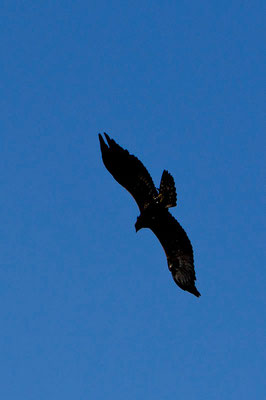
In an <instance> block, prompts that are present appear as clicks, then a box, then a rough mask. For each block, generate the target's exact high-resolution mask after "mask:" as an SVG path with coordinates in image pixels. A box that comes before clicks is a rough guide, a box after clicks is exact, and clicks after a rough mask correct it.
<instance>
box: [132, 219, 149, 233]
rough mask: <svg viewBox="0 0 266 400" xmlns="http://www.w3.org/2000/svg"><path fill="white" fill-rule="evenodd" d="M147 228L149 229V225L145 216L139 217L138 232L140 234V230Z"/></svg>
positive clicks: (136, 226)
mask: <svg viewBox="0 0 266 400" xmlns="http://www.w3.org/2000/svg"><path fill="white" fill-rule="evenodd" d="M146 227H147V224H146V221H145V217H144V216H143V215H139V216H138V218H137V221H136V223H135V229H136V232H138V231H139V230H140V229H142V228H146Z"/></svg>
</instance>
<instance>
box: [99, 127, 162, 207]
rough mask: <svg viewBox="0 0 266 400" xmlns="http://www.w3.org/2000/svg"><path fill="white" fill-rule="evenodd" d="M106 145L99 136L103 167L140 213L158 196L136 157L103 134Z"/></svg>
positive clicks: (145, 170)
mask: <svg viewBox="0 0 266 400" xmlns="http://www.w3.org/2000/svg"><path fill="white" fill-rule="evenodd" d="M104 135H105V138H106V140H107V144H106V143H105V141H104V140H103V137H102V135H101V134H99V139H100V146H101V152H102V159H103V163H104V165H105V167H106V168H107V169H108V171H109V172H110V174H112V175H113V177H114V178H115V180H116V181H117V182H118V183H120V185H122V186H123V187H124V188H125V189H127V190H128V191H129V193H130V194H131V195H132V196H133V197H134V199H135V200H136V202H137V204H138V206H139V209H140V211H143V210H144V209H145V208H147V206H148V205H149V204H150V203H151V202H152V201H154V199H155V198H156V197H157V196H158V192H157V189H156V187H155V186H154V183H153V180H152V178H151V176H150V174H149V172H148V171H147V169H146V168H145V167H144V165H143V164H142V162H141V161H139V160H138V159H137V157H135V156H133V155H131V154H129V152H128V151H127V150H125V149H123V148H122V147H121V146H119V145H118V144H117V143H116V142H115V141H114V140H113V139H110V137H109V136H108V135H107V134H106V133H105V134H104Z"/></svg>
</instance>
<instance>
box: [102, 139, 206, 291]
mask: <svg viewBox="0 0 266 400" xmlns="http://www.w3.org/2000/svg"><path fill="white" fill-rule="evenodd" d="M104 135H105V138H106V142H107V143H106V142H105V141H104V139H103V137H102V135H101V134H99V140H100V147H101V153H102V159H103V163H104V165H105V167H106V168H107V170H108V171H109V172H110V174H111V175H113V177H114V178H115V180H116V181H117V182H118V183H120V185H122V186H123V187H124V188H125V189H127V190H128V191H129V193H130V194H131V195H132V196H133V197H134V199H135V201H136V202H137V205H138V207H139V209H140V215H139V216H138V217H137V221H136V224H135V228H136V232H137V231H139V230H140V229H141V228H150V229H151V230H152V232H153V233H154V234H155V235H156V236H157V238H158V239H159V241H160V243H161V245H162V247H163V249H164V251H165V254H166V257H167V263H168V268H169V270H170V272H171V273H172V276H173V279H174V281H175V283H176V284H177V285H178V286H179V287H180V288H181V289H183V290H186V291H188V292H190V293H192V294H194V295H195V296H197V297H199V296H200V293H199V292H198V290H197V288H196V286H195V280H196V275H195V270H194V261H193V249H192V246H191V243H190V240H189V238H188V237H187V234H186V232H185V231H184V229H183V228H182V227H181V225H180V224H179V223H178V222H177V220H176V219H175V218H174V217H173V216H172V215H171V214H170V212H169V211H168V208H170V207H175V206H176V199H177V196H176V189H175V182H174V179H173V177H172V175H171V174H170V173H169V172H168V171H166V170H164V171H163V174H162V178H161V183H160V187H159V189H157V188H156V187H155V185H154V183H153V180H152V178H151V176H150V174H149V172H148V171H147V169H146V168H145V167H144V165H143V164H142V162H141V161H140V160H138V159H137V158H136V157H135V156H133V155H132V154H130V153H129V152H128V150H125V149H123V148H122V147H121V146H119V145H118V144H117V143H116V142H115V141H114V140H113V139H111V138H110V137H109V136H108V135H107V134H106V133H104Z"/></svg>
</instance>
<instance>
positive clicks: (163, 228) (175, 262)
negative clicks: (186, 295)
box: [149, 209, 200, 297]
mask: <svg viewBox="0 0 266 400" xmlns="http://www.w3.org/2000/svg"><path fill="white" fill-rule="evenodd" d="M149 227H150V229H151V230H152V231H153V233H154V234H155V235H156V236H157V238H158V239H159V241H160V242H161V245H162V246H163V249H164V251H165V254H166V257H167V262H168V268H169V270H170V271H171V273H172V276H173V278H174V281H175V282H176V284H177V285H178V286H179V287H180V288H181V289H183V290H187V291H188V292H190V293H192V294H194V295H195V296H197V297H199V296H200V293H199V292H198V290H197V288H196V286H195V280H196V275H195V270H194V259H193V249H192V245H191V243H190V240H189V238H188V237H187V234H186V232H185V231H184V229H183V228H182V226H181V225H180V224H179V223H178V222H177V220H176V219H175V218H174V217H173V216H172V215H171V214H170V213H169V211H168V210H167V209H164V210H161V211H160V212H158V215H156V216H155V217H154V218H153V219H152V220H151V223H150V226H149Z"/></svg>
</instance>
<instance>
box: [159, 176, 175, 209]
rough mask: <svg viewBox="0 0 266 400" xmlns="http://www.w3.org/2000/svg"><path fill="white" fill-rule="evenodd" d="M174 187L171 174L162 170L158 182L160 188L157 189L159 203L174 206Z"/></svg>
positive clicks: (167, 206)
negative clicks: (159, 181)
mask: <svg viewBox="0 0 266 400" xmlns="http://www.w3.org/2000/svg"><path fill="white" fill-rule="evenodd" d="M176 197H177V196H176V189H175V181H174V178H173V177H172V175H171V174H170V173H169V172H168V171H166V170H164V171H163V174H162V177H161V183H160V189H159V200H160V203H161V204H162V205H163V206H164V207H165V208H169V207H175V206H176Z"/></svg>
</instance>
